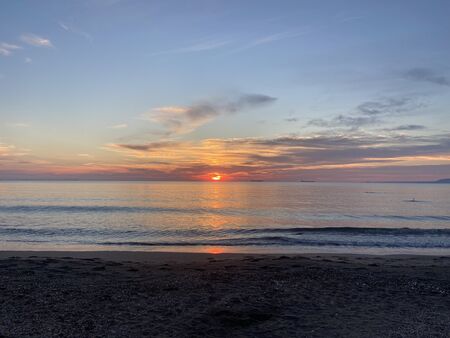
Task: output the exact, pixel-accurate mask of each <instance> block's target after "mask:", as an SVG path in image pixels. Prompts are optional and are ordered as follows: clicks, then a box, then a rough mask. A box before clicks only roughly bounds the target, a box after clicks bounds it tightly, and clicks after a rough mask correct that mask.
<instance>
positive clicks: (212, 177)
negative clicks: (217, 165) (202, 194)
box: [211, 174, 222, 181]
mask: <svg viewBox="0 0 450 338" xmlns="http://www.w3.org/2000/svg"><path fill="white" fill-rule="evenodd" d="M221 179H222V176H221V175H219V174H214V176H211V180H213V181H220V180H221Z"/></svg>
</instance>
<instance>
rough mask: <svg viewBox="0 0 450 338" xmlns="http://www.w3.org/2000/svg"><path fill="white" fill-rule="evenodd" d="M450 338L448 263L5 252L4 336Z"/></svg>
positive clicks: (0, 317)
mask: <svg viewBox="0 0 450 338" xmlns="http://www.w3.org/2000/svg"><path fill="white" fill-rule="evenodd" d="M19 336H20V337H28V336H33V337H55V336H58V337H59V336H60V337H141V336H150V337H449V336H450V257H427V256H420V257H419V256H417V257H413V256H357V255H354V256H353V255H330V254H328V255H320V254H319V255H302V256H282V255H229V254H227V255H207V254H165V253H126V252H119V253H117V252H113V253H95V252H90V253H76V252H65V253H55V252H40V253H36V252H1V253H0V337H19Z"/></svg>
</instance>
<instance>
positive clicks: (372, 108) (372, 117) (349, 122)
mask: <svg viewBox="0 0 450 338" xmlns="http://www.w3.org/2000/svg"><path fill="white" fill-rule="evenodd" d="M421 106H422V105H420V104H417V103H415V102H414V101H413V100H412V99H410V98H385V99H381V100H378V101H367V102H364V103H362V104H360V105H358V106H357V107H356V110H355V111H354V112H352V113H348V114H339V115H337V116H334V117H332V118H329V119H313V120H310V121H309V122H308V123H307V126H314V127H321V128H335V127H344V128H350V129H358V128H361V127H364V126H372V125H376V124H382V123H385V122H386V119H389V118H392V117H398V116H402V115H407V114H409V113H411V112H412V111H414V110H415V109H417V108H418V107H421Z"/></svg>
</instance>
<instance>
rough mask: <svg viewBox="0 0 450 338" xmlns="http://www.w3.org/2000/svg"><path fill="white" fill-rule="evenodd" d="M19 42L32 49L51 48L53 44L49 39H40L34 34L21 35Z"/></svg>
mask: <svg viewBox="0 0 450 338" xmlns="http://www.w3.org/2000/svg"><path fill="white" fill-rule="evenodd" d="M20 40H22V41H23V42H25V43H27V44H29V45H31V46H34V47H53V44H52V42H51V41H50V40H49V39H47V38H43V37H40V36H38V35H36V34H31V33H27V34H22V35H21V36H20Z"/></svg>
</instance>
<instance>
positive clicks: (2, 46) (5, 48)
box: [0, 42, 22, 56]
mask: <svg viewBox="0 0 450 338" xmlns="http://www.w3.org/2000/svg"><path fill="white" fill-rule="evenodd" d="M17 49H22V47H20V46H17V45H13V44H10V43H6V42H2V43H0V55H3V56H9V55H11V54H12V53H13V52H14V51H15V50H17Z"/></svg>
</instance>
